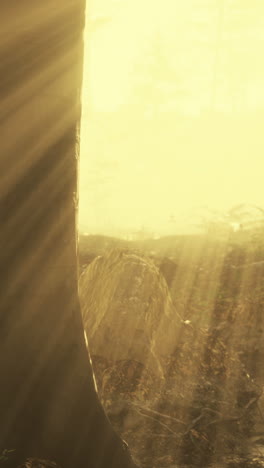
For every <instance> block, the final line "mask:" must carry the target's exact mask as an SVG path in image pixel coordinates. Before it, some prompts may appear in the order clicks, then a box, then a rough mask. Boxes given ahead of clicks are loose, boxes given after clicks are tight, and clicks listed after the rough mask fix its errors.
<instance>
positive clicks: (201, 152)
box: [79, 0, 264, 235]
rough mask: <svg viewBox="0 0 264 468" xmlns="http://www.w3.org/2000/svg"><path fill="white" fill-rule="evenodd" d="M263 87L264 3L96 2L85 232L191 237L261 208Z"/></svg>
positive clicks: (90, 32) (90, 25)
mask: <svg viewBox="0 0 264 468" xmlns="http://www.w3.org/2000/svg"><path fill="white" fill-rule="evenodd" d="M263 83H264V2H263V0H184V1H183V0H165V1H164V0H90V1H89V2H88V7H87V26H86V32H85V64H84V86H83V117H82V130H81V161H80V180H79V189H80V209H79V228H80V231H81V232H88V233H101V234H109V235H126V234H128V233H129V232H133V231H138V230H142V229H144V230H146V231H149V232H150V233H155V234H156V235H162V234H172V233H183V232H184V233H185V232H186V233H189V232H195V230H196V229H197V228H196V225H197V223H198V224H199V217H200V216H201V213H203V216H204V213H205V212H207V211H208V212H209V211H210V210H218V211H220V212H227V211H228V210H229V209H230V208H232V207H233V206H235V205H238V204H241V203H247V204H254V205H258V206H263V205H264V203H263V176H264V158H263V149H264V144H263V125H264V112H263V111H264V85H263ZM206 216H207V215H206Z"/></svg>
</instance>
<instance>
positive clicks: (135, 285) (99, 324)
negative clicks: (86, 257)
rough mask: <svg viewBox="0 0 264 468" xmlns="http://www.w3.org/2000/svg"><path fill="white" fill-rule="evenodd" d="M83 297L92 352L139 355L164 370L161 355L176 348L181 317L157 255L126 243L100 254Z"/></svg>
mask: <svg viewBox="0 0 264 468" xmlns="http://www.w3.org/2000/svg"><path fill="white" fill-rule="evenodd" d="M80 298H81V305H82V314H83V320H84V326H85V329H86V333H87V336H88V341H89V345H90V350H91V354H92V355H95V356H102V357H105V358H107V359H109V360H111V361H119V360H127V359H130V360H135V361H138V362H139V363H142V364H143V365H144V366H146V368H148V369H150V370H151V371H152V372H155V373H156V374H158V375H160V376H161V375H163V371H162V366H161V358H162V356H164V355H168V354H171V353H172V352H173V350H174V347H175V343H176V342H177V331H178V329H179V325H180V318H179V317H178V316H177V315H176V313H175V310H174V308H173V305H172V301H171V297H170V294H169V290H168V286H167V283H166V281H165V279H164V277H163V275H162V274H161V273H160V271H159V270H158V268H157V267H156V266H155V264H154V263H153V262H152V260H150V259H149V258H147V257H143V256H142V255H139V254H138V253H137V252H134V251H129V250H120V249H114V250H112V251H110V252H109V253H107V254H106V255H105V256H101V257H97V258H96V259H95V260H94V261H93V262H92V263H91V264H90V265H89V266H88V268H87V269H86V270H85V271H84V272H83V274H82V275H81V278H80Z"/></svg>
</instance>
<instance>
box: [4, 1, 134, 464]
mask: <svg viewBox="0 0 264 468" xmlns="http://www.w3.org/2000/svg"><path fill="white" fill-rule="evenodd" d="M14 6H15V7H16V13H17V15H18V16H17V15H14V14H13V12H14V9H13V8H14ZM84 11H85V4H84V0H79V1H77V2H72V1H71V0H61V1H59V2H57V3H56V7H55V6H54V2H53V0H48V1H46V2H45V3H39V2H34V1H33V0H26V1H25V2H23V5H22V4H21V5H20V4H19V5H17V2H13V1H12V0H11V1H10V2H8V3H7V4H5V5H4V6H2V7H1V16H0V18H1V31H2V32H3V37H4V39H5V40H4V41H2V42H1V45H0V58H1V60H0V72H1V74H0V76H1V78H0V97H1V101H2V103H3V107H2V110H3V112H2V113H1V128H2V130H3V133H2V137H1V149H2V155H1V161H0V177H1V197H0V213H1V232H0V245H1V253H0V264H1V271H0V277H1V279H0V284H1V292H2V294H1V299H0V321H1V326H0V346H1V353H0V375H1V385H0V414H1V418H0V453H2V452H3V450H4V449H7V450H9V449H15V452H14V454H15V458H16V461H14V464H13V465H12V466H16V464H15V462H16V463H18V462H19V463H20V462H21V461H22V459H23V458H26V457H27V456H33V457H39V458H49V459H53V460H54V461H57V462H58V463H59V464H60V465H61V466H62V467H64V468H73V467H74V468H75V467H76V468H77V467H78V468H88V466H89V467H90V468H99V467H100V468H104V467H105V468H106V467H108V468H110V467H112V468H117V467H120V468H121V467H122V468H123V467H132V466H134V464H133V462H132V460H131V457H130V455H129V452H128V450H127V448H126V446H125V444H124V443H123V442H122V441H121V439H120V438H119V437H118V436H117V435H116V433H115V432H114V431H113V429H112V427H111V425H110V423H109V421H108V419H107V418H106V415H105V413H104V411H103V409H102V406H101V405H100V402H99V399H98V396H97V393H96V390H95V384H94V378H93V372H92V367H91V362H90V360H89V353H88V349H87V346H86V343H85V337H84V331H83V324H82V319H81V313H80V306H79V300H78V274H77V248H76V242H77V234H76V210H77V196H76V193H77V184H76V180H77V158H76V127H77V123H78V121H79V119H80V103H79V90H80V87H81V75H82V30H83V26H84ZM7 25H8V26H7Z"/></svg>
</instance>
